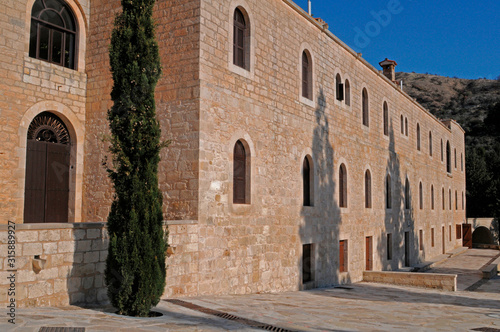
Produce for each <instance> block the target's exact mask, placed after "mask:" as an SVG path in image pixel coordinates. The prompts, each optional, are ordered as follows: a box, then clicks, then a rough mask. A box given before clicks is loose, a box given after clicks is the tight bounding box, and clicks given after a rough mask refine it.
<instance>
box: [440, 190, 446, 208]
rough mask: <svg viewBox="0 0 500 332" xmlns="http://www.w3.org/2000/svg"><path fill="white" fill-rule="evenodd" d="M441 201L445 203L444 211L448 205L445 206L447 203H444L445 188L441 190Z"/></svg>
mask: <svg viewBox="0 0 500 332" xmlns="http://www.w3.org/2000/svg"><path fill="white" fill-rule="evenodd" d="M441 199H442V201H443V210H444V209H445V206H446V204H445V202H444V188H443V189H442V190H441Z"/></svg>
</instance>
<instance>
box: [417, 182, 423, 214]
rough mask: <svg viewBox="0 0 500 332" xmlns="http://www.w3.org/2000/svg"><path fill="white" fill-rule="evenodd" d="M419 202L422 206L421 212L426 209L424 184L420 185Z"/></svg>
mask: <svg viewBox="0 0 500 332" xmlns="http://www.w3.org/2000/svg"><path fill="white" fill-rule="evenodd" d="M418 200H419V202H418V203H419V204H418V205H419V206H420V210H422V209H423V208H424V190H423V188H422V182H420V183H419V184H418Z"/></svg>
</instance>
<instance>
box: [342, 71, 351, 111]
mask: <svg viewBox="0 0 500 332" xmlns="http://www.w3.org/2000/svg"><path fill="white" fill-rule="evenodd" d="M344 91H345V96H344V97H345V104H346V105H347V106H350V105H351V83H349V79H347V78H346V80H345V85H344Z"/></svg>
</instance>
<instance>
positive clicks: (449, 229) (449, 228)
mask: <svg viewBox="0 0 500 332" xmlns="http://www.w3.org/2000/svg"><path fill="white" fill-rule="evenodd" d="M448 231H449V232H448V233H450V241H451V225H450V226H449V227H448Z"/></svg>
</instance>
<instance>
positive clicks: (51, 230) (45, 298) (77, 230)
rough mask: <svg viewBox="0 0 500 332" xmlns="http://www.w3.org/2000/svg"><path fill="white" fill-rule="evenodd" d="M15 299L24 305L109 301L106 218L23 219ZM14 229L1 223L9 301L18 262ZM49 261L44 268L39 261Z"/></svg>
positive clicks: (1, 291)
mask: <svg viewBox="0 0 500 332" xmlns="http://www.w3.org/2000/svg"><path fill="white" fill-rule="evenodd" d="M15 235H16V245H15V269H16V270H17V272H15V275H16V279H15V280H16V281H15V288H16V290H15V299H16V302H17V306H18V307H36V306H64V305H69V304H90V303H102V302H107V300H108V298H107V294H106V287H105V284H104V269H105V266H106V257H107V248H108V238H107V232H106V229H105V227H104V224H102V223H80V224H31V225H30V224H18V225H16V229H15ZM7 239H8V230H7V227H5V226H3V225H2V226H0V252H1V254H0V257H1V258H0V264H1V267H2V270H1V272H0V276H1V278H0V303H7V301H8V298H10V296H9V297H8V296H7V290H8V288H9V286H10V283H9V280H8V279H7V276H8V275H10V274H11V273H12V272H10V271H9V270H12V267H11V266H9V265H8V260H7V249H8V248H7V243H8V241H7ZM35 256H38V257H37V258H40V259H42V260H45V264H44V266H43V269H41V270H38V269H37V267H35V265H34V264H33V261H34V260H35Z"/></svg>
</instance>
